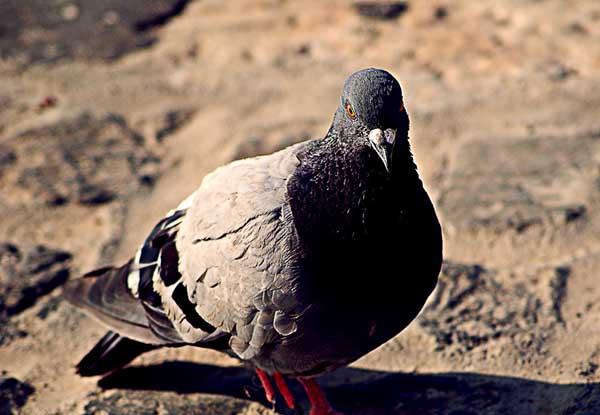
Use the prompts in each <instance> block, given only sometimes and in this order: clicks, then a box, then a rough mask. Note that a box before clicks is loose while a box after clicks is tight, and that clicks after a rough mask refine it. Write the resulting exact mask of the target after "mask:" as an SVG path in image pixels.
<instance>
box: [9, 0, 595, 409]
mask: <svg viewBox="0 0 600 415" xmlns="http://www.w3.org/2000/svg"><path fill="white" fill-rule="evenodd" d="M125 3H127V5H123V2H118V1H111V0H102V1H94V2H92V1H91V0H78V1H76V0H73V1H70V0H68V1H67V0H61V1H54V2H40V1H39V0H26V1H25V0H23V1H18V2H17V1H14V0H7V1H6V2H3V3H2V4H0V11H1V12H2V13H3V15H4V16H8V15H10V16H12V17H13V18H11V19H7V18H6V17H2V20H3V21H2V23H0V33H2V35H0V38H1V40H0V58H1V59H2V60H1V61H0V413H1V414H5V413H7V414H10V413H23V414H63V413H73V414H169V413H181V414H218V415H223V414H240V415H241V414H245V415H249V414H273V413H276V412H275V410H274V409H272V408H270V407H269V406H268V405H265V404H264V401H262V400H261V397H260V392H259V390H258V387H257V380H256V379H255V378H253V377H252V375H251V374H250V373H249V372H247V371H245V370H244V369H242V368H240V367H239V366H238V364H237V362H235V361H233V360H231V359H229V358H227V357H224V356H222V355H219V354H217V353H214V352H209V351H204V350H199V349H192V348H182V349H176V350H175V349H173V350H163V351H156V352H152V353H150V354H148V355H146V356H143V357H141V358H139V359H137V360H136V361H135V362H134V364H133V365H132V367H130V368H128V369H125V370H123V371H122V372H119V373H115V374H114V375H112V376H110V377H108V378H105V379H103V380H100V381H99V379H96V378H92V379H82V378H79V377H77V376H76V375H75V373H74V370H73V365H74V364H75V363H76V362H77V360H78V358H80V357H81V356H82V355H83V354H84V353H85V352H86V351H87V350H88V349H89V348H90V347H91V346H92V345H93V344H94V343H95V341H96V340H97V339H98V337H99V336H100V335H102V334H103V332H104V330H105V329H104V328H103V327H102V326H100V325H99V324H98V323H96V322H94V321H92V320H91V319H89V318H87V317H85V316H84V315H83V314H81V313H80V312H79V311H77V310H75V309H73V308H72V307H70V306H69V305H68V304H66V303H65V302H64V301H62V299H61V298H60V285H61V284H62V283H63V282H64V281H65V280H66V278H67V277H70V278H75V277H77V276H78V275H80V274H81V273H82V272H84V271H89V270H90V269H92V268H93V267H96V266H100V265H103V264H108V263H112V262H120V261H124V260H126V259H127V257H128V256H129V255H131V254H132V252H133V251H134V249H135V247H136V245H137V244H138V243H139V242H140V241H141V240H142V239H143V238H144V235H145V234H146V233H147V232H148V231H149V230H150V228H151V227H152V225H153V223H154V222H155V221H156V220H157V219H158V218H160V217H161V215H162V214H164V213H165V212H166V211H167V210H169V209H170V208H172V207H173V206H174V205H176V204H177V203H178V202H179V201H180V200H181V199H183V198H184V197H185V196H186V195H187V194H188V193H189V192H191V191H192V190H194V189H195V188H196V187H197V186H198V184H199V183H200V180H201V179H202V177H203V176H204V175H205V174H206V173H207V172H209V171H210V170H211V169H213V168H215V167H216V166H218V165H221V164H223V163H226V162H228V161H230V160H233V159H235V158H239V157H246V156H250V155H254V154H261V153H268V152H271V151H273V150H274V149H278V148H281V147H283V146H286V145H288V144H290V143H293V142H297V141H301V140H304V139H306V138H309V137H321V136H323V134H324V133H325V132H326V130H327V127H328V125H329V122H330V121H331V118H332V114H333V111H334V108H335V107H336V105H337V102H338V97H339V92H340V88H341V84H342V82H343V80H344V78H345V77H346V76H347V75H348V74H350V73H351V72H353V71H355V70H357V69H359V68H363V67H368V66H376V67H382V68H386V69H388V70H390V71H391V72H393V73H394V74H395V75H396V76H397V77H398V79H399V80H400V81H401V84H402V86H403V89H404V93H405V97H406V107H407V109H408V111H409V114H410V116H411V125H412V128H411V141H412V145H413V149H414V153H415V157H416V160H417V162H418V165H419V168H420V172H421V175H422V177H423V179H424V181H425V183H426V186H427V188H428V190H429V192H430V194H431V195H432V196H433V198H434V200H435V202H436V206H437V210H438V212H439V214H440V217H441V219H442V221H443V227H444V236H445V257H446V260H447V262H446V264H445V267H444V271H443V275H442V277H441V279H440V284H439V286H438V288H437V290H436V292H435V293H434V295H432V297H431V299H430V301H429V303H428V305H427V306H426V308H425V309H424V311H423V312H422V314H421V316H420V317H419V318H418V319H417V320H416V321H415V322H414V323H413V324H412V325H410V326H409V327H408V328H407V329H406V330H405V331H404V332H403V333H401V334H400V335H399V336H397V337H396V338H395V339H394V340H392V341H390V342H389V343H387V344H386V345H384V346H382V347H381V348H379V349H378V350H376V351H374V352H372V353H371V354H369V355H368V356H366V357H364V358H363V359H361V360H360V361H358V362H356V363H355V364H354V365H352V367H350V368H348V369H344V370H340V371H338V372H337V373H334V374H332V375H329V376H327V377H326V378H325V379H323V383H324V384H325V385H326V386H327V389H328V391H329V393H330V395H331V397H332V400H333V402H334V404H335V406H336V407H337V408H339V409H340V410H343V411H344V412H345V413H346V414H348V415H351V414H378V415H379V414H419V415H423V414H452V415H458V414H505V413H506V414H511V415H521V414H542V413H544V414H579V415H584V414H585V415H589V414H597V413H600V383H599V382H600V371H599V370H598V368H599V365H600V284H598V281H599V279H598V278H599V276H598V272H599V269H600V238H599V237H598V235H600V215H598V214H597V210H598V208H599V205H600V3H598V2H597V1H594V0H587V1H577V2H574V1H573V2H565V1H562V0H537V1H534V0H503V1H497V0H481V1H470V0H439V1H433V2H428V1H409V2H406V3H403V2H396V3H386V2H380V3H375V4H373V3H370V4H368V5H364V4H362V5H358V6H357V5H356V4H353V3H351V2H348V1H342V0H335V1H328V2H323V1H318V0H305V1H303V2H297V1H291V0H287V1H284V0H279V1H276V0H263V1H250V0H246V1H243V0H236V1H229V2H221V1H217V0H197V1H191V2H185V1H184V2H181V1H173V0H172V1H166V0H162V1H159V0H156V1H154V2H151V3H152V5H151V6H144V5H145V4H146V3H144V5H141V2H136V1H132V2H125ZM390 4H391V6H390ZM403 5H404V6H403ZM42 6H43V7H42ZM294 387H297V385H295V386H294ZM278 410H279V412H280V413H286V412H285V411H284V410H282V409H281V408H279V409H278Z"/></svg>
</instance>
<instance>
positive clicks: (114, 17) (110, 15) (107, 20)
mask: <svg viewBox="0 0 600 415" xmlns="http://www.w3.org/2000/svg"><path fill="white" fill-rule="evenodd" d="M102 22H103V23H104V24H105V25H106V26H114V25H116V24H117V23H119V13H117V12H116V11H114V10H109V11H107V12H106V13H104V16H102Z"/></svg>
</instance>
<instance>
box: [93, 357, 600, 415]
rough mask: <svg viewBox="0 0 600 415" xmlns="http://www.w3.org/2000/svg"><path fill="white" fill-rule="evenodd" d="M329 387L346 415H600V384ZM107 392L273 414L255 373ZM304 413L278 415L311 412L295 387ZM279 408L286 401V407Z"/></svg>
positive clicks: (407, 377) (370, 374)
mask: <svg viewBox="0 0 600 415" xmlns="http://www.w3.org/2000/svg"><path fill="white" fill-rule="evenodd" d="M322 384H323V385H324V388H325V390H326V392H327V394H328V396H329V397H330V399H331V401H332V403H333V406H334V407H335V408H336V409H338V410H340V411H342V412H344V414H346V415H358V414H360V415H384V414H385V415H389V414H403V415H409V414H410V415H412V414H415V415H416V414H418V415H428V414H432V415H433V414H435V415H437V414H439V415H442V414H448V415H471V414H472V415H475V414H510V415H525V414H540V413H544V414H577V415H588V414H589V415H591V414H598V413H600V383H577V384H556V383H550V382H543V381H536V380H529V379H525V378H517V377H509V376H494V375H484V374H473V373H437V374H414V373H398V372H385V371H375V370H367V369H357V368H345V369H340V370H338V371H337V372H335V373H332V374H330V375H327V376H325V377H324V378H323V379H322ZM99 385H100V386H101V387H102V388H103V389H125V390H151V391H171V392H177V393H178V394H214V395H221V396H223V395H225V396H231V397H235V398H238V399H247V400H252V401H257V402H260V403H261V404H263V405H265V406H270V405H269V404H268V403H267V402H266V400H265V399H264V396H263V394H262V391H261V390H260V387H259V384H258V381H257V379H256V378H255V376H254V375H253V372H251V371H249V370H247V369H245V368H242V367H221V366H213V365H206V364H198V363H189V362H182V361H170V362H165V363H162V364H156V365H150V366H133V367H128V368H125V369H122V370H120V371H118V372H115V373H112V374H110V375H108V376H106V377H104V378H102V379H101V380H100V381H99ZM290 386H291V388H292V390H293V391H294V392H295V394H296V396H298V397H300V400H299V404H300V408H299V409H297V410H296V411H290V410H288V409H286V408H285V407H284V406H283V405H281V403H278V405H277V408H276V409H277V412H278V413H281V414H286V415H287V414H300V413H302V411H303V410H306V408H307V402H306V399H305V398H303V396H304V395H303V394H302V393H301V388H300V387H299V386H298V385H297V382H295V381H293V380H292V381H290ZM279 401H282V400H281V399H280V400H279Z"/></svg>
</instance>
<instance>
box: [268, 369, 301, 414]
mask: <svg viewBox="0 0 600 415" xmlns="http://www.w3.org/2000/svg"><path fill="white" fill-rule="evenodd" d="M273 378H274V379H275V384H276V385H277V388H278V389H279V392H281V396H283V399H284V400H285V403H286V405H287V406H288V408H290V409H294V408H295V407H296V402H294V394H293V393H292V391H291V390H290V388H289V387H288V384H287V382H286V381H285V379H284V378H283V376H281V373H279V372H275V373H274V374H273Z"/></svg>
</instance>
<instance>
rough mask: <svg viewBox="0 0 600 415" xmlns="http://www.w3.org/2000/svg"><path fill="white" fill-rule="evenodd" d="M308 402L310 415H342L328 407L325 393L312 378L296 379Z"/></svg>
mask: <svg viewBox="0 0 600 415" xmlns="http://www.w3.org/2000/svg"><path fill="white" fill-rule="evenodd" d="M298 380H299V381H300V383H301V384H302V386H303V387H304V390H305V391H306V394H307V395H308V400H309V401H310V415H343V414H342V413H340V412H336V411H334V410H333V409H332V408H331V405H329V401H328V400H327V397H326V396H325V392H323V390H322V389H321V387H320V386H319V384H318V383H317V382H316V381H315V380H314V379H312V378H298Z"/></svg>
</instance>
